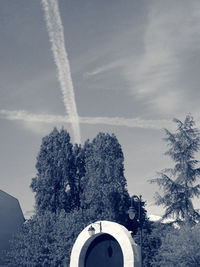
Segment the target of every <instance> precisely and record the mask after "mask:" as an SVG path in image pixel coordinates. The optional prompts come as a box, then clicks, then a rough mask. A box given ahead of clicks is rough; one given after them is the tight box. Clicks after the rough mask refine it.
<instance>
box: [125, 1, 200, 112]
mask: <svg viewBox="0 0 200 267" xmlns="http://www.w3.org/2000/svg"><path fill="white" fill-rule="evenodd" d="M197 10H198V11H197ZM199 10H200V3H198V1H190V2H188V1H183V3H182V2H181V3H180V2H179V1H178V2H177V3H176V4H175V3H174V1H167V2H166V3H163V2H161V1H152V4H151V5H149V10H148V22H147V25H146V31H145V33H144V36H143V43H144V52H143V53H142V54H141V55H136V56H135V58H134V60H133V58H131V62H129V64H127V67H126V68H125V72H124V74H125V78H126V79H127V80H128V81H129V83H130V87H131V89H132V91H133V93H134V96H136V97H139V98H142V99H145V100H146V101H148V102H149V105H151V106H152V107H155V108H157V109H158V112H163V113H166V112H167V113H170V112H173V113H174V112H175V111H177V110H179V109H180V107H181V105H184V103H185V102H184V101H186V96H185V95H184V92H183V88H184V84H183V83H182V80H183V79H185V77H183V76H184V75H185V73H184V72H183V69H184V67H185V64H188V62H187V60H188V58H189V55H191V51H192V50H193V49H196V48H197V44H199V41H200V34H199V27H200V17H199V16H198V15H199V14H198V13H199ZM188 78H190V76H189V74H188Z"/></svg>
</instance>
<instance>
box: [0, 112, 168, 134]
mask: <svg viewBox="0 0 200 267" xmlns="http://www.w3.org/2000/svg"><path fill="white" fill-rule="evenodd" d="M0 117H1V118H4V119H8V120H20V121H24V122H27V123H30V122H31V123H45V124H49V123H54V124H57V123H63V124H64V123H71V118H69V117H67V116H58V115H48V114H33V113H29V112H27V111H24V110H21V111H20V110H15V111H10V110H0ZM80 123H82V124H90V125H97V124H102V125H113V126H124V127H129V128H142V129H161V128H165V127H166V128H171V127H172V122H171V121H168V120H144V119H141V118H122V117H80Z"/></svg>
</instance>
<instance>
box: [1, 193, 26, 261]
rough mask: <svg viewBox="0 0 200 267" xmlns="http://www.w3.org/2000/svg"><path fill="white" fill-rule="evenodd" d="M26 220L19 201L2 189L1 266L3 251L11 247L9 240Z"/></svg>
mask: <svg viewBox="0 0 200 267" xmlns="http://www.w3.org/2000/svg"><path fill="white" fill-rule="evenodd" d="M24 221H25V220H24V216H23V213H22V210H21V207H20V204H19V201H18V200H17V199H16V198H14V197H13V196H11V195H9V194H7V193H6V192H4V191H2V190H0V266H3V264H4V256H3V251H4V250H8V249H9V240H10V239H11V238H12V236H13V234H15V233H16V232H17V230H18V229H19V227H20V226H21V225H22V224H23V223H24Z"/></svg>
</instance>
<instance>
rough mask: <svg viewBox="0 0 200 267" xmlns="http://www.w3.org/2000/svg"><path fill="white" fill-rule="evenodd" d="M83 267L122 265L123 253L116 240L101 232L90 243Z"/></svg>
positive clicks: (117, 266) (121, 266)
mask: <svg viewBox="0 0 200 267" xmlns="http://www.w3.org/2000/svg"><path fill="white" fill-rule="evenodd" d="M84 267H123V254H122V250H121V247H120V245H119V243H118V242H117V240H116V239H115V238H113V237H112V236H111V235H108V234H102V235H100V236H98V237H97V238H95V239H94V240H93V242H92V243H91V244H90V246H89V248H88V250H87V252H86V257H85V265H84Z"/></svg>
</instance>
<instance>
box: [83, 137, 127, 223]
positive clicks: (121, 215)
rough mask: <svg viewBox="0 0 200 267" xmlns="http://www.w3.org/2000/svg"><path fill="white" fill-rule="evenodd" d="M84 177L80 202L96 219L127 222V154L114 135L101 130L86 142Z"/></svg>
mask: <svg viewBox="0 0 200 267" xmlns="http://www.w3.org/2000/svg"><path fill="white" fill-rule="evenodd" d="M85 171H86V172H85V179H84V180H83V194H82V197H81V205H82V208H83V209H84V210H87V209H89V210H90V212H91V214H93V215H94V217H95V218H96V219H101V220H102V219H104V220H112V221H117V222H119V223H120V222H121V223H123V224H124V223H125V218H127V214H126V212H127V208H128V205H129V195H128V192H127V184H126V179H125V177H124V157H123V153H122V149H121V146H120V144H119V142H118V140H117V138H116V137H115V136H114V135H109V134H104V133H99V134H98V135H97V136H96V138H94V139H93V141H92V142H91V143H89V142H86V145H85Z"/></svg>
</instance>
